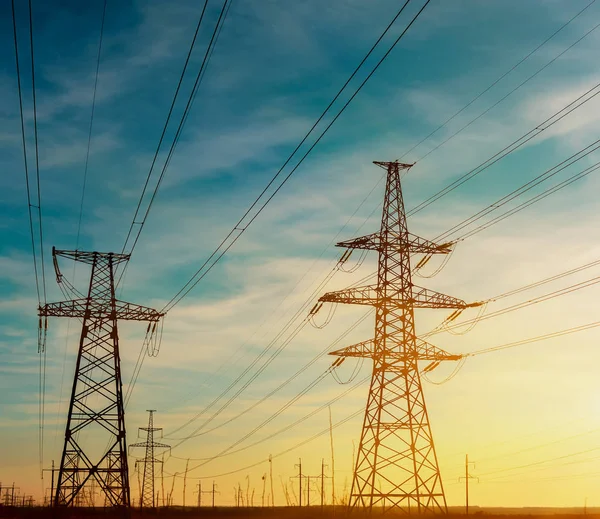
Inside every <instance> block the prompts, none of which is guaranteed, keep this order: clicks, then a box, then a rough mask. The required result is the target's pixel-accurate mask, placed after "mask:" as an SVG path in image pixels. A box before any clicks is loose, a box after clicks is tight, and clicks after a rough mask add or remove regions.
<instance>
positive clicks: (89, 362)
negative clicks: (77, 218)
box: [39, 248, 162, 506]
mask: <svg viewBox="0 0 600 519" xmlns="http://www.w3.org/2000/svg"><path fill="white" fill-rule="evenodd" d="M52 256H53V259H54V267H55V270H56V277H57V281H58V283H59V284H60V286H61V287H63V286H65V284H66V288H67V289H69V290H71V291H72V292H73V293H74V294H75V295H76V296H79V297H77V298H76V299H73V300H70V301H62V302H60V303H49V304H47V305H44V306H42V307H40V309H39V315H40V316H48V317H76V318H78V319H80V320H81V322H82V329H81V337H80V340H79V352H78V355H77V363H76V367H75V378H74V381H73V389H72V392H71V402H70V405H69V414H68V418H67V427H66V431H65V443H64V448H63V453H62V458H61V462H60V469H59V473H58V484H57V487H56V493H55V495H54V505H55V506H73V505H74V504H75V502H76V497H77V496H78V495H79V494H80V493H81V495H83V488H84V486H85V485H86V484H87V483H88V482H90V480H91V479H92V478H93V479H95V480H96V482H97V483H98V485H99V487H100V490H101V491H102V492H103V493H104V502H105V503H106V504H107V505H109V506H129V505H130V493H129V475H128V467H127V447H126V441H125V411H124V409H123V385H122V381H121V360H120V356H119V334H118V331H117V321H118V320H119V319H125V320H129V321H150V322H152V321H154V322H156V321H158V320H159V319H160V318H161V317H162V314H160V313H159V312H157V311H156V310H152V309H151V308H146V307H143V306H139V305H135V304H132V303H126V302H124V301H119V300H118V299H116V297H115V281H114V271H115V267H116V266H117V265H118V264H119V263H123V262H125V261H127V260H128V259H129V255H128V254H113V253H112V252H110V253H102V252H82V251H78V250H75V251H64V250H56V249H54V248H53V249H52ZM59 256H62V257H64V258H69V259H72V260H74V261H80V262H82V263H86V264H88V265H91V268H92V272H91V276H90V284H89V288H88V292H87V296H86V295H83V294H81V293H79V292H77V290H76V289H75V288H74V287H72V286H71V285H70V284H68V282H67V281H66V280H63V278H62V275H61V273H60V270H59V268H58V260H57V258H58V257H59ZM82 432H85V433H86V434H81V433H82ZM107 443H108V445H107ZM103 447H106V448H103Z"/></svg>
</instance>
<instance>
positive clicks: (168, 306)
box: [162, 0, 431, 312]
mask: <svg viewBox="0 0 600 519" xmlns="http://www.w3.org/2000/svg"><path fill="white" fill-rule="evenodd" d="M409 1H410V0H407V1H406V3H405V4H404V5H403V7H402V9H404V7H406V5H407V4H408V2H409ZM430 1H431V0H427V1H426V2H425V4H424V5H423V6H422V7H421V9H420V10H419V11H418V12H417V14H416V15H415V16H414V17H413V19H412V20H411V21H410V22H409V24H408V25H407V26H406V28H405V29H404V30H403V31H402V33H401V34H400V36H398V38H397V39H396V40H395V41H394V43H392V45H391V47H390V48H389V49H388V50H387V52H386V53H385V54H384V55H383V57H382V58H381V59H380V60H379V61H378V63H377V64H376V65H375V67H374V68H373V69H372V71H371V72H370V73H369V74H368V75H367V77H366V78H365V79H364V80H363V82H362V83H361V84H360V85H359V87H358V88H357V89H356V91H355V92H354V93H353V94H352V96H351V97H350V98H349V99H348V101H347V102H346V103H345V104H344V105H343V106H342V108H341V109H340V110H339V112H338V113H337V114H336V115H335V117H334V118H333V119H332V121H331V122H330V123H329V124H328V125H327V126H326V127H325V129H324V130H323V132H322V133H321V134H320V135H319V137H318V138H317V139H316V140H315V142H314V143H313V144H312V145H311V146H310V147H309V149H308V151H307V152H306V153H305V154H304V155H303V156H302V158H301V159H300V160H299V161H298V163H297V164H296V165H295V166H294V167H293V168H292V170H291V171H290V172H289V173H288V175H287V176H286V177H285V178H284V179H283V180H282V181H281V183H280V184H279V185H278V186H277V188H275V190H274V191H273V193H272V194H271V195H270V196H269V197H268V198H267V199H266V200H265V202H264V203H263V204H262V205H261V206H260V207H259V208H258V210H257V211H256V212H255V214H254V215H253V216H252V217H251V218H250V219H249V221H248V222H247V223H246V224H245V225H243V227H240V226H241V225H242V223H243V221H244V219H245V218H246V216H247V215H248V214H249V213H250V211H251V210H252V209H253V208H254V207H255V206H256V205H257V204H258V203H259V201H260V199H261V197H262V196H263V195H264V193H265V192H266V190H267V189H268V188H269V187H270V186H271V185H272V183H273V182H274V181H275V179H276V178H277V177H278V176H279V174H280V173H281V171H282V170H283V168H284V167H285V165H287V164H288V162H289V161H290V160H291V159H292V157H293V156H294V154H295V153H296V150H297V149H298V148H299V146H298V147H297V148H296V150H294V152H292V154H291V155H290V157H289V158H288V159H287V160H286V162H285V163H284V165H283V166H282V167H281V168H280V170H279V171H278V172H277V174H276V175H275V176H274V177H273V179H272V180H271V181H270V182H269V184H268V185H267V187H266V188H265V190H263V192H262V193H261V194H260V195H259V197H257V198H256V200H255V201H254V202H253V203H252V205H251V206H250V208H249V209H248V210H247V211H246V213H245V214H244V216H243V217H242V218H241V219H240V220H238V222H237V223H236V224H235V225H234V227H233V228H232V230H231V231H230V232H229V234H228V235H227V236H226V237H225V238H224V239H223V241H222V242H221V243H220V244H219V246H218V247H217V248H216V249H215V251H214V252H213V253H212V254H211V255H210V256H209V257H208V259H207V260H206V261H205V262H204V263H203V264H202V265H201V267H200V268H199V269H198V270H197V271H196V272H195V273H194V274H193V276H192V277H191V278H190V280H189V281H188V282H187V283H186V284H185V285H184V286H183V287H182V288H181V289H180V290H179V292H177V293H176V294H175V296H173V298H171V300H170V301H169V302H168V303H167V304H166V305H165V306H164V308H163V310H162V311H163V312H168V311H169V310H171V309H172V308H173V307H174V306H175V305H177V304H178V303H179V302H180V301H181V300H182V299H183V298H184V297H185V296H186V295H187V294H188V293H189V292H190V291H191V290H192V289H193V288H194V287H195V286H196V285H197V284H198V283H199V282H200V281H201V280H202V279H203V278H204V277H205V276H206V275H207V274H208V272H210V270H211V269H212V268H213V267H214V266H215V265H216V264H217V263H218V262H219V260H220V259H221V258H222V257H223V256H224V255H225V254H226V253H227V251H228V250H229V249H230V248H231V247H232V246H233V245H234V244H235V243H236V242H237V240H238V239H239V238H240V236H242V234H243V233H244V232H245V231H246V230H247V229H248V227H249V226H250V225H251V224H252V223H253V222H254V220H255V219H256V218H257V217H258V216H259V215H260V213H261V212H262V211H263V210H264V209H265V207H266V206H267V205H268V204H269V202H270V201H271V200H272V199H273V198H274V197H275V195H276V194H277V193H278V192H279V190H280V189H281V188H282V187H283V186H284V185H285V183H286V182H287V181H288V180H289V179H290V177H291V176H292V175H293V174H294V172H295V171H296V170H297V169H298V167H300V165H301V164H302V162H304V160H305V159H306V157H308V155H309V154H310V153H311V152H312V150H313V149H314V148H315V147H316V146H317V144H318V143H319V142H320V141H321V139H322V138H323V137H324V136H325V134H326V133H327V132H328V131H329V129H330V128H331V127H332V126H333V124H334V123H335V122H336V121H337V119H338V118H339V117H340V115H341V114H342V113H343V112H344V111H345V109H346V108H347V107H348V106H349V105H350V103H351V102H352V101H353V100H354V98H355V97H356V96H357V95H358V93H359V92H360V91H361V90H362V88H363V87H364V86H365V84H366V83H367V82H368V81H369V79H370V78H371V77H372V76H373V74H374V73H375V71H376V70H377V69H378V68H379V66H380V65H381V64H382V63H383V61H384V60H385V59H386V58H387V57H388V55H389V54H390V53H391V51H392V50H393V49H394V47H395V46H396V45H397V44H398V42H399V41H400V40H401V39H402V37H403V36H404V35H405V34H406V32H407V31H408V30H409V29H410V27H411V26H412V25H413V24H414V22H415V21H416V20H417V18H418V17H419V16H420V15H421V13H422V12H423V10H424V9H425V8H426V7H427V5H428V4H429V2H430ZM387 30H388V29H386V31H385V32H387ZM378 41H379V40H378ZM376 45H377V43H376V44H375V45H374V47H375V46H376ZM370 52H371V51H370ZM361 64H362V62H361ZM360 66H361V65H359V67H357V68H360ZM355 73H356V71H355V72H354V73H353V75H354V74H355ZM344 88H345V86H344V87H343V88H342V90H343V89H344ZM326 111H327V109H326ZM315 126H316V125H315ZM311 132H312V129H311V131H309V133H308V134H307V136H306V137H308V135H310V133H311ZM304 140H305V139H304ZM304 140H303V141H302V142H304ZM236 231H238V234H237V235H236V236H235V237H233V239H232V240H231V242H230V243H229V244H228V245H227V246H226V247H225V248H224V249H223V250H222V251H221V252H220V253H219V251H220V250H221V248H222V247H223V246H224V245H225V243H226V242H227V240H228V239H229V238H230V237H231V236H232V235H233V234H234V233H235V232H236ZM215 256H216V258H215ZM213 258H215V260H214V261H213V262H212V263H211V264H210V265H209V263H210V262H211V261H212V259H213ZM207 265H209V266H208V267H206V266H207ZM203 270H204V272H202V271H203Z"/></svg>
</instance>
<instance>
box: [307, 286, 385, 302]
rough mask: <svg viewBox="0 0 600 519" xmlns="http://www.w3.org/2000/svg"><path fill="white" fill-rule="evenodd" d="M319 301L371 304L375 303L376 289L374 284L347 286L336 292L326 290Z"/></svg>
mask: <svg viewBox="0 0 600 519" xmlns="http://www.w3.org/2000/svg"><path fill="white" fill-rule="evenodd" d="M319 301H321V302H323V303H349V304H355V305H373V306H375V305H376V304H377V291H376V287H375V286H372V285H370V286H364V287H354V288H347V289H346V290H338V291H336V292H327V293H326V294H323V295H322V296H321V297H320V298H319Z"/></svg>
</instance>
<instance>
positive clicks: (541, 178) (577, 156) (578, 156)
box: [434, 139, 600, 241]
mask: <svg viewBox="0 0 600 519" xmlns="http://www.w3.org/2000/svg"><path fill="white" fill-rule="evenodd" d="M598 148H600V139H597V140H595V141H594V142H592V143H591V144H589V145H588V146H586V147H585V148H582V149H581V150H579V151H578V152H576V153H574V154H572V155H570V156H569V157H567V158H566V159H564V160H563V161H561V162H559V163H558V164H556V165H554V166H552V167H551V168H548V169H546V170H545V171H544V172H543V173H540V174H539V175H537V176H536V177H534V178H532V179H531V180H529V181H528V182H525V183H524V184H522V185H521V186H519V187H518V188H517V189H514V190H513V191H511V192H510V193H508V194H507V195H505V196H503V197H502V198H500V199H499V200H497V201H496V202H494V203H492V204H490V205H488V206H487V207H485V208H483V209H481V210H480V211H478V212H477V213H475V214H474V215H473V216H470V217H469V218H465V219H464V220H463V221H461V222H459V223H457V224H456V225H454V226H452V227H451V228H450V229H448V230H447V231H445V232H443V233H442V234H439V235H438V236H436V238H434V241H435V240H444V239H447V238H448V237H449V236H451V235H452V234H454V233H456V232H457V231H461V230H463V229H465V228H466V227H468V226H469V225H471V224H473V223H474V222H476V221H478V220H481V219H482V218H484V217H485V216H487V215H488V214H490V213H492V212H494V211H496V210H497V209H499V208H500V207H502V206H504V205H506V204H507V203H509V202H511V201H512V200H514V199H515V198H517V197H519V196H521V195H522V194H524V193H526V192H527V191H530V190H531V189H533V188H534V187H536V186H538V185H539V184H541V183H542V182H545V181H547V180H548V179H550V178H552V177H554V176H555V175H557V174H558V173H560V172H561V171H564V170H565V169H567V168H568V167H570V166H572V165H573V164H575V163H576V162H579V161H580V160H582V159H583V158H585V157H587V156H588V155H591V154H592V153H594V152H595V151H597V150H598ZM590 167H593V166H590ZM588 169H590V168H585V170H584V171H587V170H588ZM578 178H581V177H578ZM568 180H570V179H568ZM561 184H562V183H561ZM566 185H567V184H565V186H566ZM565 186H563V187H565ZM553 192H554V191H553ZM469 233H470V232H468V233H466V234H465V236H466V235H469Z"/></svg>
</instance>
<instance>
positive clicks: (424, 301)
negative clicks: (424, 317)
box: [319, 285, 481, 309]
mask: <svg viewBox="0 0 600 519" xmlns="http://www.w3.org/2000/svg"><path fill="white" fill-rule="evenodd" d="M389 292H390V291H389V289H388V293H389ZM319 301H322V302H324V303H349V304H356V305H371V306H377V305H378V304H381V302H382V301H383V302H385V303H387V304H389V305H397V306H398V307H402V306H405V307H413V308H454V309H463V308H470V307H474V306H479V305H481V302H476V303H466V302H465V301H463V300H462V299H458V298H456V297H452V296H447V295H446V294H441V293H440V292H436V291H435V290H430V289H428V288H422V287H418V286H416V285H413V290H412V297H411V298H410V299H406V300H401V299H396V298H394V297H390V298H386V299H383V298H381V297H379V296H378V294H377V286H376V285H367V286H362V287H354V288H347V289H345V290H338V291H336V292H327V293H326V294H323V295H322V296H321V297H320V298H319Z"/></svg>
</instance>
